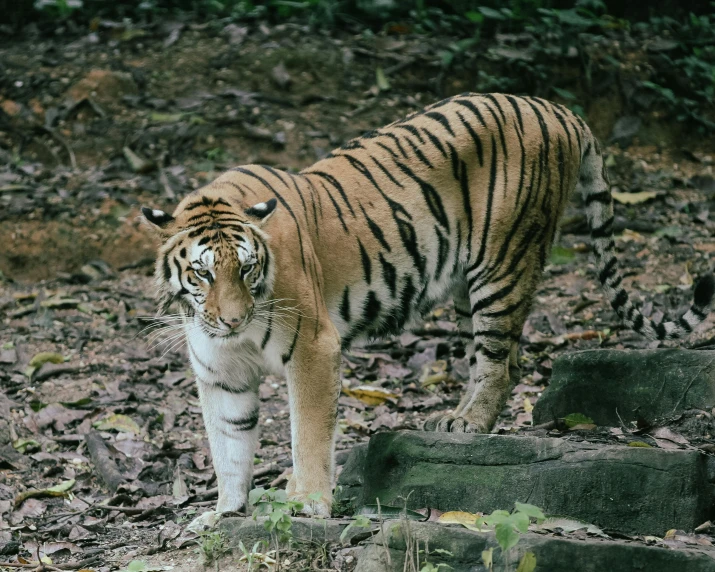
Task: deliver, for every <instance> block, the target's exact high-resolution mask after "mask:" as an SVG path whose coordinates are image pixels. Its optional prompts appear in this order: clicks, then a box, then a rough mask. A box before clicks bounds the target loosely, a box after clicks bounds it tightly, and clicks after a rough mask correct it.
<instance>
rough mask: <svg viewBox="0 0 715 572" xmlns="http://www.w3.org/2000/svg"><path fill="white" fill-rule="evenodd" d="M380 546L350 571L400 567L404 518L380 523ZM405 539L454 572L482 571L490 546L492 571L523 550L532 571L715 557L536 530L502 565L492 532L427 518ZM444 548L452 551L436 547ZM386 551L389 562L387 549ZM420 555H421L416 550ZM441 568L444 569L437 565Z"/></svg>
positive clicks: (661, 564)
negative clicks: (532, 564)
mask: <svg viewBox="0 0 715 572" xmlns="http://www.w3.org/2000/svg"><path fill="white" fill-rule="evenodd" d="M384 531H385V535H384V536H385V545H383V544H382V542H381V541H380V540H379V539H377V540H376V541H375V542H374V543H373V544H371V545H369V546H368V547H366V549H365V550H364V552H363V553H362V554H361V556H360V558H359V559H358V564H357V567H356V568H355V572H392V571H394V572H402V571H403V570H404V561H405V552H406V546H407V542H406V534H405V525H404V524H403V523H395V524H391V523H390V524H388V525H386V526H385V527H384ZM408 534H409V539H410V542H411V544H412V546H414V545H415V544H417V543H419V545H420V549H422V550H424V549H425V547H428V549H429V555H427V560H428V562H430V563H432V564H433V565H435V566H436V565H437V564H439V563H444V564H447V565H448V566H450V567H451V568H447V569H446V570H451V571H453V572H476V571H482V570H486V569H485V568H484V566H483V565H482V560H481V553H482V551H483V550H486V549H488V548H494V562H495V568H494V569H495V570H505V569H508V570H516V564H517V562H518V560H519V558H520V557H521V555H523V554H524V553H525V552H527V551H529V552H533V553H534V555H535V556H536V570H537V571H538V570H544V571H548V572H574V571H578V572H611V571H613V572H616V571H621V570H622V571H624V572H625V571H632V570H633V571H636V570H639V571H643V572H646V571H647V572H674V571H677V572H712V571H713V570H715V558H714V554H713V552H712V551H698V550H669V549H666V548H660V547H654V546H644V545H643V544H637V543H634V542H623V541H617V540H602V539H590V538H589V539H584V540H570V539H562V538H554V537H551V536H545V535H540V534H535V533H526V534H523V535H522V536H521V538H520V539H519V542H518V544H517V545H516V546H515V547H514V548H513V549H512V551H513V554H510V559H509V561H510V567H509V568H506V567H504V566H503V565H502V555H501V549H500V548H498V544H497V542H496V539H495V538H494V534H493V533H481V532H472V531H470V530H467V529H465V528H461V527H460V528H457V527H452V526H444V525H440V524H434V523H429V522H425V523H422V522H412V523H410V524H409V532H408ZM436 550H447V551H449V553H451V555H446V554H444V553H439V552H435V551H436ZM387 551H389V553H390V563H389V564H388V562H387V555H386V552H387ZM420 557H421V558H422V559H424V558H425V554H424V553H422V554H421V555H420ZM440 569H441V570H444V569H445V568H443V567H442V568H440Z"/></svg>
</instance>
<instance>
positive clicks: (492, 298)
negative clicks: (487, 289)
mask: <svg viewBox="0 0 715 572" xmlns="http://www.w3.org/2000/svg"><path fill="white" fill-rule="evenodd" d="M522 274H524V270H520V271H519V272H518V273H517V275H516V276H515V277H514V280H512V281H511V282H509V283H508V284H507V285H506V286H504V287H503V288H501V289H500V290H497V291H496V292H494V293H493V294H490V295H489V296H487V297H486V298H482V299H481V300H479V301H477V302H475V303H474V304H473V305H472V316H473V315H474V314H476V313H477V312H478V311H479V310H483V309H484V308H488V307H489V306H491V305H492V304H493V303H494V302H497V301H499V300H501V299H503V298H506V297H507V296H508V295H509V294H511V292H512V291H513V290H514V288H516V285H517V284H518V283H519V279H520V278H521V276H522Z"/></svg>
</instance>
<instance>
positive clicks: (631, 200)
mask: <svg viewBox="0 0 715 572" xmlns="http://www.w3.org/2000/svg"><path fill="white" fill-rule="evenodd" d="M659 194H660V193H658V192H657V191H639V192H636V193H623V192H620V191H611V196H612V197H613V200H614V201H617V202H619V203H621V204H622V205H637V204H640V203H645V202H647V201H651V200H653V199H654V198H656V197H657V196H658V195H659Z"/></svg>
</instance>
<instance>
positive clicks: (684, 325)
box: [678, 316, 693, 333]
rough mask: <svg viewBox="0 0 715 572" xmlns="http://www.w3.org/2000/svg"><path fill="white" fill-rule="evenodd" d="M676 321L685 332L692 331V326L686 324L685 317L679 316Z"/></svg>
mask: <svg viewBox="0 0 715 572" xmlns="http://www.w3.org/2000/svg"><path fill="white" fill-rule="evenodd" d="M678 323H679V324H680V327H681V328H683V329H684V330H685V331H686V333H690V332H692V331H693V328H692V327H691V326H690V324H688V321H687V320H686V319H685V317H683V316H680V318H679V319H678Z"/></svg>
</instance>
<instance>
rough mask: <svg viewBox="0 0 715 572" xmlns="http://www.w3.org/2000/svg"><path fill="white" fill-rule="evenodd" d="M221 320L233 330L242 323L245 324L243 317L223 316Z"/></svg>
mask: <svg viewBox="0 0 715 572" xmlns="http://www.w3.org/2000/svg"><path fill="white" fill-rule="evenodd" d="M221 321H222V322H223V323H224V324H226V325H227V326H228V327H229V328H231V329H232V330H235V329H236V328H238V327H239V326H240V325H241V324H243V318H224V317H221Z"/></svg>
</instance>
